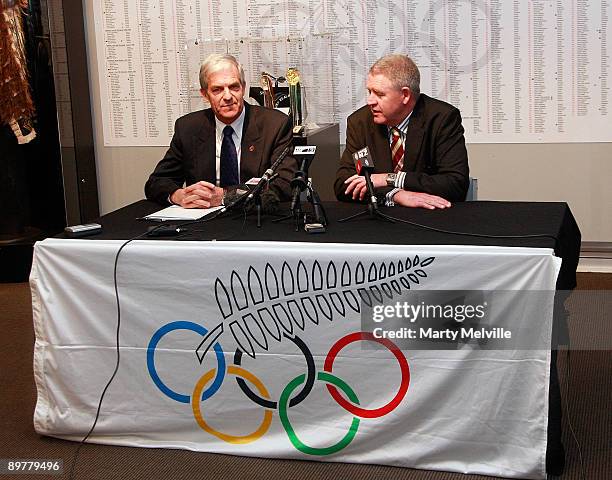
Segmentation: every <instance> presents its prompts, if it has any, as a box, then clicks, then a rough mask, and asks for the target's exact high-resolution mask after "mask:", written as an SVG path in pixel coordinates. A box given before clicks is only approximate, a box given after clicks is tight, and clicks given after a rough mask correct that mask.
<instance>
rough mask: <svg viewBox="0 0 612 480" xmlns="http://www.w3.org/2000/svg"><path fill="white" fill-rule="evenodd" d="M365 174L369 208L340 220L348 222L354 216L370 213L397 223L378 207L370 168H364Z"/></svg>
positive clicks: (372, 215)
mask: <svg viewBox="0 0 612 480" xmlns="http://www.w3.org/2000/svg"><path fill="white" fill-rule="evenodd" d="M363 175H364V177H365V181H366V187H367V189H368V194H369V196H370V201H369V202H368V209H367V210H363V211H361V212H357V213H355V214H353V215H349V216H348V217H344V218H341V219H339V220H338V222H348V221H349V220H353V219H354V218H358V217H361V216H362V215H365V214H368V213H369V214H370V217H372V218H378V219H380V220H384V221H385V222H390V223H395V219H394V218H393V217H391V216H389V215H386V214H384V213H382V212H381V211H380V210H379V209H378V199H377V198H376V193H375V192H374V185H372V178H371V177H370V170H369V169H363Z"/></svg>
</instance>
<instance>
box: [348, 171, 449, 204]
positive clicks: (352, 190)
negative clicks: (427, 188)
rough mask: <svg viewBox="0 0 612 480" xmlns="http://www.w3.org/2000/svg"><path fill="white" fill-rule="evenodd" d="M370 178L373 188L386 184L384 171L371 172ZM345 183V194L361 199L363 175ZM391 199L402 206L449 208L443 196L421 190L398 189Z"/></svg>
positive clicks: (366, 189) (366, 188) (365, 186)
mask: <svg viewBox="0 0 612 480" xmlns="http://www.w3.org/2000/svg"><path fill="white" fill-rule="evenodd" d="M370 179H371V180H372V186H373V187H374V188H382V187H385V186H387V174H386V173H372V174H371V175H370ZM344 183H345V184H347V187H346V190H345V192H344V193H345V194H346V195H350V196H352V197H353V200H363V199H364V198H365V195H366V193H367V192H368V187H367V185H366V180H365V177H364V176H361V175H353V176H352V177H349V178H347V179H346V180H345V181H344ZM393 201H394V202H395V204H396V205H401V206H403V207H417V208H427V209H429V210H434V209H436V208H449V207H450V206H451V203H450V202H449V201H448V200H446V199H445V198H442V197H438V196H437V195H430V194H429V193H423V192H412V191H410V190H400V191H398V192H397V193H396V194H395V195H394V197H393Z"/></svg>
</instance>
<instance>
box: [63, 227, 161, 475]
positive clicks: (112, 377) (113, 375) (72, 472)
mask: <svg viewBox="0 0 612 480" xmlns="http://www.w3.org/2000/svg"><path fill="white" fill-rule="evenodd" d="M162 226H163V225H159V227H157V228H160V227H162ZM147 233H148V232H145V233H141V234H140V235H137V236H135V237H132V238H130V239H129V240H126V241H125V242H124V243H123V244H122V245H121V246H120V247H119V250H117V253H116V254H115V261H114V266H113V285H114V289H115V301H116V303H117V332H116V346H115V349H116V353H117V355H116V358H117V360H116V362H115V369H114V370H113V373H112V375H111V377H110V378H109V380H108V382H106V385H105V387H104V389H103V390H102V394H101V395H100V400H98V408H97V409H96V416H95V418H94V422H93V424H92V426H91V428H90V429H89V431H88V432H87V434H86V435H85V437H83V440H81V441H80V442H79V445H78V447H77V449H76V451H75V452H74V457H73V459H72V465H71V466H70V476H69V479H70V480H73V478H74V467H75V466H76V462H77V459H78V456H79V452H80V451H81V447H82V446H83V445H84V444H85V442H86V441H87V439H88V438H89V437H90V435H91V434H92V433H93V431H94V429H95V428H96V425H97V423H98V418H99V417H100V411H101V410H102V402H103V401H104V396H105V395H106V392H107V390H108V388H109V387H110V385H111V383H112V382H113V380H114V379H115V376H116V375H117V372H118V371H119V363H120V361H121V354H120V350H119V331H120V329H121V305H120V303H119V289H118V287H117V266H118V263H119V255H120V254H121V251H122V250H123V249H124V248H125V247H126V246H127V245H128V244H129V243H131V242H133V241H134V240H138V239H139V238H143V237H145V236H146V235H147Z"/></svg>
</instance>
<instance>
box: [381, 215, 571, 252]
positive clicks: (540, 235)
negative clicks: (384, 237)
mask: <svg viewBox="0 0 612 480" xmlns="http://www.w3.org/2000/svg"><path fill="white" fill-rule="evenodd" d="M389 217H390V218H392V219H393V220H395V221H397V222H400V223H406V224H408V225H412V226H414V227H419V228H423V229H425V230H432V231H434V232H438V233H445V234H447V235H462V236H466V237H477V238H507V239H526V238H551V239H553V240H554V241H555V248H556V246H557V244H558V243H559V238H558V237H556V236H554V235H549V234H546V233H534V234H529V235H489V234H486V233H472V232H456V231H453V230H444V229H443V228H436V227H430V226H429V225H423V224H421V223H417V222H411V221H410V220H404V219H403V218H397V217H391V216H389Z"/></svg>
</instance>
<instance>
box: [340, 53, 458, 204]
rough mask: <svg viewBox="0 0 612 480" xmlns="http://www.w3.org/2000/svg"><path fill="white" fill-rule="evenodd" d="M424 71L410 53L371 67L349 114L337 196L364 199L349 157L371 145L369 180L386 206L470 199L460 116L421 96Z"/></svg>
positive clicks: (362, 181)
mask: <svg viewBox="0 0 612 480" xmlns="http://www.w3.org/2000/svg"><path fill="white" fill-rule="evenodd" d="M419 83H420V73H419V69H418V68H417V66H416V65H415V64H414V62H413V61H412V60H411V59H410V58H409V57H407V56H405V55H387V56H385V57H382V58H381V59H379V60H378V61H377V62H376V63H375V64H374V65H373V66H372V68H370V72H369V74H368V81H367V89H368V98H367V105H366V106H364V107H362V108H360V109H359V110H357V111H356V112H354V113H353V114H352V115H350V116H349V117H348V122H347V128H346V150H345V151H344V154H343V155H342V158H341V160H340V167H339V168H338V173H337V174H336V181H335V183H334V189H335V192H336V196H337V197H338V199H339V200H345V201H361V200H363V199H364V198H365V195H366V193H367V188H366V185H365V177H363V176H359V175H356V174H355V166H354V163H353V158H352V154H353V153H354V152H356V151H358V150H360V149H362V148H363V147H365V146H367V147H368V148H369V150H370V155H371V156H372V157H373V159H374V163H375V170H374V173H373V174H372V183H373V186H374V188H375V189H376V190H377V193H379V194H381V195H380V196H381V197H382V196H384V202H385V204H386V205H389V206H392V205H402V206H406V207H421V208H429V209H435V208H448V207H450V206H451V202H456V201H462V200H464V199H465V196H466V193H467V189H468V183H469V179H468V175H469V168H468V157H467V150H466V148H465V139H464V137H463V131H464V130H463V126H462V125H461V114H460V113H459V110H457V109H456V108H455V107H453V106H452V105H449V104H447V103H444V102H442V101H440V100H436V99H434V98H431V97H428V96H427V95H425V94H421V93H420V87H419Z"/></svg>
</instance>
